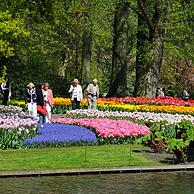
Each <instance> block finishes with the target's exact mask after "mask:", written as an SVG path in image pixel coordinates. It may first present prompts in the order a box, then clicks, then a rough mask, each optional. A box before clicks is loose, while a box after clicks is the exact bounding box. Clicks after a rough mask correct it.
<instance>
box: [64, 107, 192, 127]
mask: <svg viewBox="0 0 194 194" xmlns="http://www.w3.org/2000/svg"><path fill="white" fill-rule="evenodd" d="M65 116H68V117H75V116H77V117H83V116H84V117H94V118H96V117H97V118H99V117H100V118H102V117H103V118H105V117H106V118H110V117H115V118H130V119H132V120H135V121H144V122H160V121H167V122H168V123H169V124H176V123H179V122H181V121H182V120H189V121H191V122H192V123H194V117H193V116H191V115H185V114H169V113H154V112H137V111H135V112H119V111H99V110H97V111H88V110H86V109H85V110H82V109H80V110H71V111H67V113H66V114H65Z"/></svg>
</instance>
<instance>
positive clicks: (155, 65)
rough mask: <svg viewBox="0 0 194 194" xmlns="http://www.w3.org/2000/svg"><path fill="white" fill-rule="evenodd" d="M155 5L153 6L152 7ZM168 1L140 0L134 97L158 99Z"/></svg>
mask: <svg viewBox="0 0 194 194" xmlns="http://www.w3.org/2000/svg"><path fill="white" fill-rule="evenodd" d="M152 5H153V6H152ZM165 6H166V1H164V0H156V1H149V0H146V1H141V0H138V12H139V13H138V32H137V57H136V80H135V88H134V96H147V97H150V98H151V97H156V90H157V85H158V81H159V77H160V69H161V65H162V57H163V42H162V38H163V35H164V31H163V29H162V28H161V23H162V21H164V14H165V13H166V12H165V11H164V10H165Z"/></svg>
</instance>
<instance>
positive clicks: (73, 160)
mask: <svg viewBox="0 0 194 194" xmlns="http://www.w3.org/2000/svg"><path fill="white" fill-rule="evenodd" d="M131 147H132V146H131V145H106V146H87V147H86V146H82V147H69V148H44V149H20V150H13V149H9V150H1V151H0V171H9V170H13V171H14V170H51V169H53V170H54V169H74V168H100V167H127V166H154V165H160V164H159V162H156V161H152V160H149V159H146V158H145V157H144V156H143V155H142V154H141V153H134V152H131ZM85 153H86V154H85Z"/></svg>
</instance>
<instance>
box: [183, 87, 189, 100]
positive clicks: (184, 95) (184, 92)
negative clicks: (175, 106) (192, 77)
mask: <svg viewBox="0 0 194 194" xmlns="http://www.w3.org/2000/svg"><path fill="white" fill-rule="evenodd" d="M189 97H190V94H189V93H188V92H187V90H186V89H184V90H183V93H182V99H183V100H185V101H187V100H189Z"/></svg>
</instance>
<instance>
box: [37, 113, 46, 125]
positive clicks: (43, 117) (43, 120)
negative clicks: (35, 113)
mask: <svg viewBox="0 0 194 194" xmlns="http://www.w3.org/2000/svg"><path fill="white" fill-rule="evenodd" d="M38 123H40V124H41V123H46V116H43V115H40V114H39V121H38Z"/></svg>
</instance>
